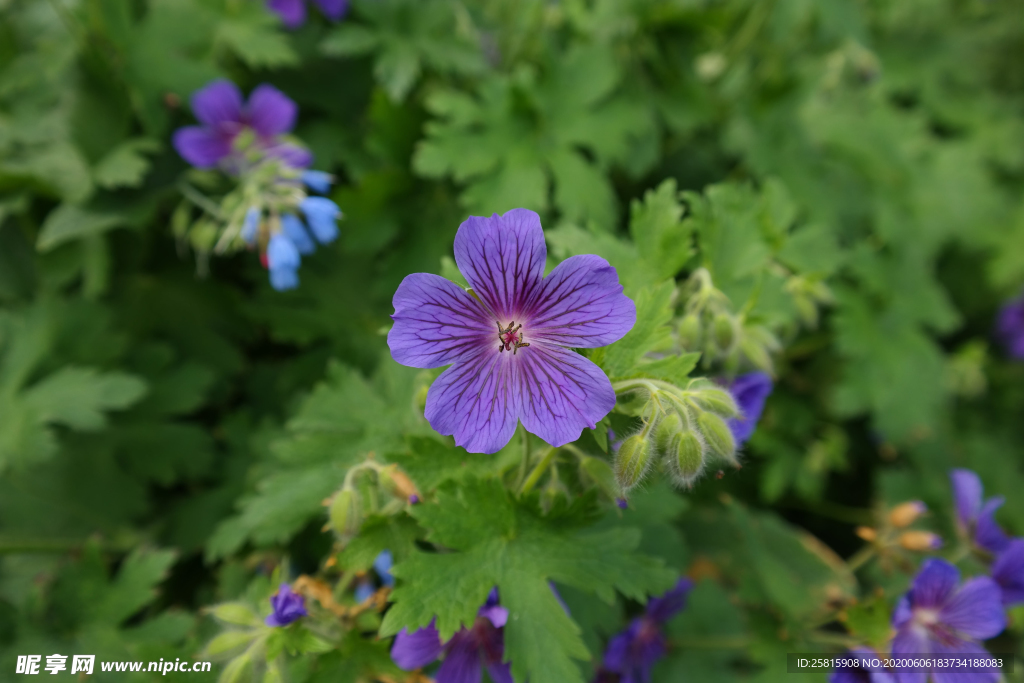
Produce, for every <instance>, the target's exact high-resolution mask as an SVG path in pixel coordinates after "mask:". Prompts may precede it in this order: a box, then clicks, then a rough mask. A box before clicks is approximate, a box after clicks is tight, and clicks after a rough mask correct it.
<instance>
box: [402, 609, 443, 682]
mask: <svg viewBox="0 0 1024 683" xmlns="http://www.w3.org/2000/svg"><path fill="white" fill-rule="evenodd" d="M441 649H442V645H441V636H440V635H439V634H438V632H437V629H436V628H434V622H433V621H431V622H430V625H429V626H425V627H424V628H421V629H418V630H416V631H413V632H412V633H409V630H408V629H404V628H403V629H402V630H401V631H400V632H399V633H398V635H397V636H395V644H394V645H392V646H391V659H392V661H394V663H395V664H397V665H398V667H399V668H400V669H405V670H406V671H411V670H413V669H419V668H420V667H424V666H426V665H427V664H430V663H431V662H433V661H434V660H435V659H437V658H438V657H439V656H441Z"/></svg>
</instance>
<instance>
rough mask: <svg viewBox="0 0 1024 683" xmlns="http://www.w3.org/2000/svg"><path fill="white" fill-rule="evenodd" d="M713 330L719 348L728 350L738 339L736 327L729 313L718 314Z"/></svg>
mask: <svg viewBox="0 0 1024 683" xmlns="http://www.w3.org/2000/svg"><path fill="white" fill-rule="evenodd" d="M712 331H713V333H714V335H715V345H716V346H718V348H719V349H721V350H723V351H727V350H729V349H731V348H732V344H733V342H734V341H736V328H735V325H734V324H733V320H732V316H731V315H729V314H728V313H719V314H718V315H716V316H715V320H714V323H713V324H712Z"/></svg>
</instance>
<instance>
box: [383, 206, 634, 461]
mask: <svg viewBox="0 0 1024 683" xmlns="http://www.w3.org/2000/svg"><path fill="white" fill-rule="evenodd" d="M546 259H547V248H546V247H545V245H544V232H543V230H542V229H541V225H540V217H539V216H538V215H537V214H536V213H534V212H533V211H528V210H526V209H514V210H512V211H509V212H508V213H506V214H504V215H502V216H499V215H498V214H494V215H493V216H491V217H490V218H481V217H478V216H471V217H469V218H468V219H467V220H466V221H465V222H464V223H463V224H462V225H461V226H459V232H458V234H457V235H456V236H455V262H456V263H457V264H458V267H459V270H460V271H462V274H463V275H464V276H465V278H466V280H467V281H468V282H469V284H470V286H471V287H472V293H467V292H466V290H464V289H463V288H462V287H459V286H458V285H456V284H455V283H453V282H450V281H449V280H446V279H444V278H442V277H440V276H438V275H430V274H427V273H416V274H414V275H409V276H408V277H406V278H405V280H403V281H402V284H401V285H399V287H398V291H397V292H395V297H394V306H395V314H394V315H393V316H391V317H392V318H393V319H394V321H395V324H394V326H393V327H392V328H391V332H389V333H388V346H390V347H391V355H392V357H393V358H394V359H395V360H396V361H397V362H399V363H401V364H402V365H408V366H411V367H415V368H437V367H441V366H444V365H451V366H452V367H450V368H448V369H447V370H445V371H444V372H443V373H442V374H441V376H440V377H438V378H437V380H436V381H435V382H434V384H433V385H432V386H431V387H430V390H429V392H428V393H427V406H426V418H427V420H428V421H429V422H430V425H431V426H432V427H433V428H434V429H435V430H437V431H438V432H440V433H441V434H446V435H454V436H455V443H456V444H457V445H459V446H462V447H464V448H465V449H466V450H468V451H470V452H472V453H494V452H496V451H498V450H499V449H501V448H502V447H503V446H504V445H505V444H506V443H508V441H509V439H511V438H512V434H513V432H514V431H515V429H516V423H517V421H520V420H521V421H522V423H523V426H524V427H525V428H526V429H527V431H530V432H532V433H533V434H536V435H537V436H539V437H540V438H542V439H544V441H546V442H548V443H549V444H551V445H553V446H561V445H563V444H566V443H569V442H571V441H575V440H576V439H578V438H579V436H580V434H581V433H582V431H583V428H584V427H590V428H591V429H593V428H595V427H596V425H597V422H598V420H600V419H601V418H603V417H604V416H605V415H607V414H608V412H609V411H611V409H612V408H613V407H614V405H615V392H614V391H613V390H612V385H611V382H610V381H609V380H608V377H607V376H606V375H605V374H604V373H603V372H602V371H601V369H600V368H598V367H597V366H596V365H594V363H592V362H591V361H589V360H587V359H586V358H584V357H583V356H581V355H580V354H578V353H575V352H573V351H572V350H571V349H572V348H593V347H597V346H604V345H605V344H611V343H612V342H614V341H616V340H618V339H621V338H622V336H623V335H625V334H626V333H627V332H628V331H629V330H630V329H631V328H632V327H633V323H635V322H636V307H635V306H634V305H633V302H632V301H631V300H630V299H629V298H627V297H626V296H625V295H623V293H622V285H620V284H619V278H618V275H617V274H616V272H615V269H614V268H612V267H611V266H609V265H608V262H607V261H605V260H604V259H603V258H600V257H598V256H573V257H570V258H568V259H566V260H565V261H563V262H562V263H560V264H559V265H558V266H557V267H556V268H555V269H554V270H553V271H551V273H550V274H549V275H548V276H547V277H546V278H545V277H544V263H545V261H546ZM495 326H497V327H495ZM495 342H498V343H497V344H495Z"/></svg>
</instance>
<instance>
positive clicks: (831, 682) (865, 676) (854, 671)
mask: <svg viewBox="0 0 1024 683" xmlns="http://www.w3.org/2000/svg"><path fill="white" fill-rule="evenodd" d="M842 658H843V659H845V660H848V661H850V662H851V663H852V661H853V660H856V661H857V662H859V665H858V666H837V667H836V670H835V671H833V672H832V675H831V676H829V677H828V683H896V677H895V676H894V675H893V674H892V672H891V671H888V670H886V669H884V668H883V667H880V666H874V665H873V664H872V661H873V660H880V659H883V658H882V656H881V655H879V654H878V653H877V652H875V651H874V650H870V649H868V648H866V647H857V648H854V649H852V650H850V651H849V652H847V653H846V654H845V655H843V657H842Z"/></svg>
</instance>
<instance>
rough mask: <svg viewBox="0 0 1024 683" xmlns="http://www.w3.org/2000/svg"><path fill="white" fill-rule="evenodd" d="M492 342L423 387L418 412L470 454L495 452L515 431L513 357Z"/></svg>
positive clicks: (517, 412) (467, 344) (516, 404)
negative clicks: (423, 404)
mask: <svg viewBox="0 0 1024 683" xmlns="http://www.w3.org/2000/svg"><path fill="white" fill-rule="evenodd" d="M420 275H421V276H422V275H423V274H422V273H420ZM410 277H413V276H410ZM389 337H390V335H389ZM466 346H467V347H468V346H469V343H468V342H467V343H466ZM496 347H497V344H495V345H494V346H489V345H488V346H486V347H478V348H477V349H476V350H475V351H472V352H470V353H468V354H467V355H466V356H464V357H462V358H460V360H459V363H457V364H456V365H453V366H452V367H450V368H448V369H447V370H445V371H444V372H443V373H441V376H440V377H438V378H437V379H436V380H434V383H433V384H432V385H431V386H430V390H429V391H428V392H427V407H426V411H425V412H424V414H425V416H426V418H427V421H428V422H430V426H431V427H433V428H434V430H435V431H436V432H438V433H439V434H445V435H453V436H454V437H455V445H457V446H462V447H463V448H465V449H466V450H467V451H469V452H470V453H497V452H498V451H499V450H501V449H502V447H504V446H505V444H507V443H508V442H509V440H510V439H511V438H512V434H513V433H515V431H516V417H517V416H518V415H519V397H518V395H517V394H516V393H515V391H516V389H517V387H518V384H519V383H518V382H517V381H516V377H515V372H516V367H515V365H516V364H515V363H514V362H513V361H514V360H518V359H516V358H513V357H512V355H511V354H508V353H502V354H499V353H498V350H497V348H496ZM446 348H447V347H446ZM392 353H393V352H392ZM448 362H451V361H450V360H449V361H448ZM432 367H436V366H432Z"/></svg>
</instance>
